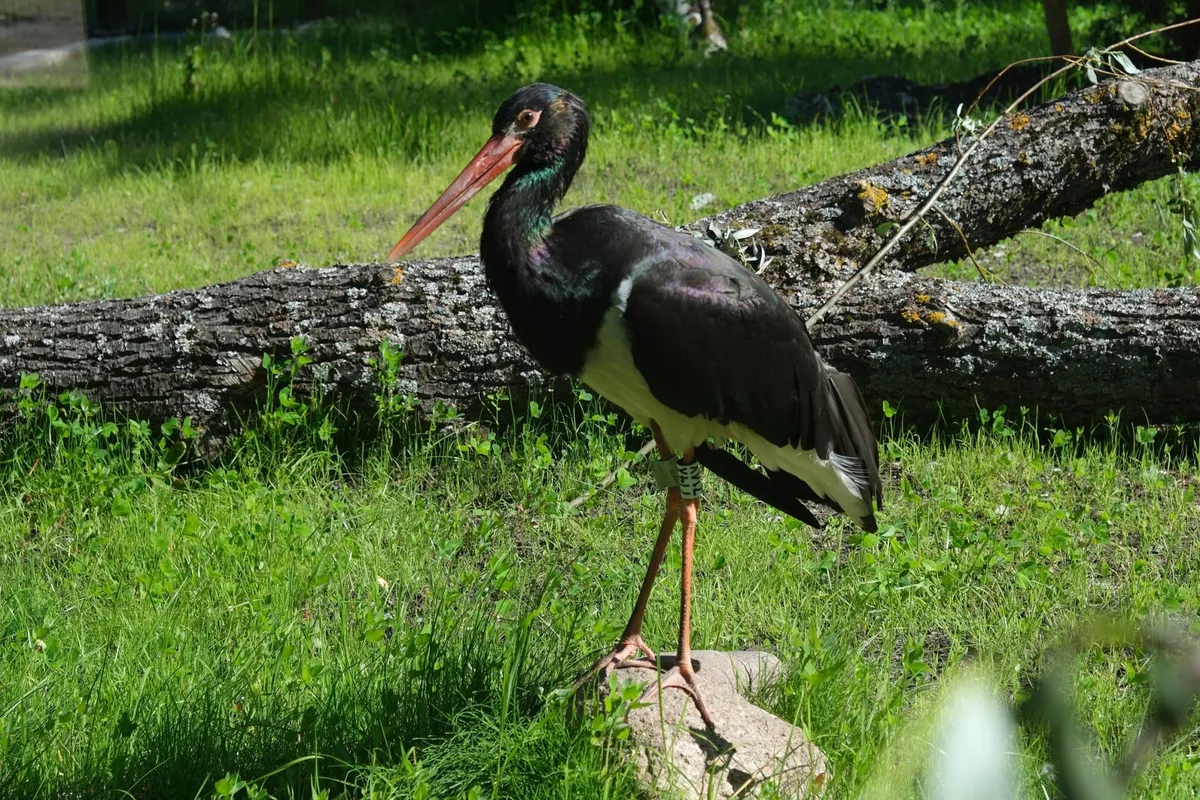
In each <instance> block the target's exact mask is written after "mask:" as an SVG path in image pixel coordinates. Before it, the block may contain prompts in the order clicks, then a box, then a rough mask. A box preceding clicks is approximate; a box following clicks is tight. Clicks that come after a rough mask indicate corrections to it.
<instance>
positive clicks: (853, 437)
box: [826, 367, 883, 509]
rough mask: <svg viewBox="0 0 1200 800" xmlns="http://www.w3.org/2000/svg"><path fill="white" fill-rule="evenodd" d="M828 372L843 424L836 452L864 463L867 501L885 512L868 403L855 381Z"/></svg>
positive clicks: (848, 377)
mask: <svg viewBox="0 0 1200 800" xmlns="http://www.w3.org/2000/svg"><path fill="white" fill-rule="evenodd" d="M826 369H827V370H828V374H829V386H830V388H831V389H832V390H833V392H832V394H833V399H834V401H835V405H836V408H837V412H838V416H839V417H841V422H842V425H841V426H840V427H841V430H840V431H839V434H840V435H839V436H838V437H837V438H835V440H834V452H836V453H837V454H838V455H841V456H851V457H853V458H855V459H857V460H858V461H859V462H860V463H861V464H862V467H863V474H862V475H861V477H862V478H863V480H864V483H865V486H864V488H865V489H867V491H868V495H867V497H866V498H865V499H867V500H868V501H870V500H871V499H873V500H875V503H876V504H877V505H878V507H879V508H881V509H882V508H883V481H882V480H881V479H880V477H879V445H878V444H877V443H876V440H875V432H874V431H873V430H872V429H871V419H870V417H868V416H867V408H866V403H865V402H863V398H862V393H861V392H859V391H858V386H856V385H855V383H854V379H853V378H851V377H850V376H849V375H847V374H846V373H844V372H838V371H837V370H835V369H833V368H832V367H826ZM856 477H857V476H856Z"/></svg>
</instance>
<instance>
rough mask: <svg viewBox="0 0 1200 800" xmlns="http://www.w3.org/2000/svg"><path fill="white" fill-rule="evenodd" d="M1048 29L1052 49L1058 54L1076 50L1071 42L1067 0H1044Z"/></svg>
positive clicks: (1068, 53) (1066, 53) (1064, 54)
mask: <svg viewBox="0 0 1200 800" xmlns="http://www.w3.org/2000/svg"><path fill="white" fill-rule="evenodd" d="M1042 8H1043V9H1044V10H1045V12H1046V29H1047V30H1049V31H1050V51H1051V52H1052V53H1053V54H1054V55H1056V56H1069V55H1071V54H1072V53H1074V52H1075V46H1074V45H1073V44H1072V43H1071V23H1070V22H1069V21H1068V20H1067V0H1042Z"/></svg>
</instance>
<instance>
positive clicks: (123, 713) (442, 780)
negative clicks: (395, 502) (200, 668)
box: [0, 582, 628, 798]
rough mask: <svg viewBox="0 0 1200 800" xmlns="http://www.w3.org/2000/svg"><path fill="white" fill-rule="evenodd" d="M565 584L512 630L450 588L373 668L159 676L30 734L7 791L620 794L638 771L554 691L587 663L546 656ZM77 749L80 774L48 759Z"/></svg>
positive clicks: (398, 630) (1, 777)
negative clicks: (242, 784)
mask: <svg viewBox="0 0 1200 800" xmlns="http://www.w3.org/2000/svg"><path fill="white" fill-rule="evenodd" d="M552 585H553V582H547V583H546V584H545V585H543V586H542V587H541V592H540V596H537V597H533V598H532V599H531V600H530V601H528V604H527V605H526V606H525V607H524V608H518V609H515V611H516V612H517V613H515V614H514V616H515V617H516V619H515V621H512V622H505V621H501V617H502V615H501V614H500V613H498V609H497V607H496V605H495V603H494V602H493V601H492V600H490V599H488V598H486V597H485V596H484V594H486V593H484V594H481V595H479V596H475V597H472V598H471V599H470V600H468V601H466V602H464V601H463V600H462V599H461V597H460V598H459V599H455V597H454V594H455V590H454V589H446V590H444V591H445V592H446V595H447V599H443V600H437V599H434V600H430V601H429V602H430V605H431V607H430V608H426V609H424V611H425V614H424V616H423V617H420V616H419V617H418V618H417V619H406V620H405V622H404V623H401V622H397V623H396V624H395V627H394V628H392V627H390V626H389V627H388V628H387V629H386V633H385V634H384V636H383V638H384V639H385V641H383V642H381V644H380V646H379V649H378V650H377V651H376V655H375V656H374V657H373V658H369V659H366V660H363V659H361V658H354V657H348V658H347V659H346V660H345V663H339V664H337V665H336V667H334V666H330V667H328V668H327V670H325V671H323V672H318V671H317V670H316V669H315V668H314V669H313V674H312V675H311V677H309V678H307V679H306V680H305V681H304V684H306V685H299V686H298V685H296V683H295V682H294V681H290V682H289V681H287V680H285V679H283V678H282V677H280V675H279V674H278V673H274V674H273V673H272V672H271V669H270V668H271V666H272V664H271V662H272V659H271V658H270V657H265V658H263V659H262V660H261V661H260V663H259V664H257V665H254V664H241V665H240V666H239V664H237V663H235V662H237V661H238V660H239V659H236V658H233V657H226V656H225V655H223V654H214V655H213V657H212V659H211V661H210V664H209V666H210V667H211V670H210V671H209V672H208V673H207V674H201V673H199V672H195V671H194V670H193V675H194V678H195V681H194V685H195V686H196V687H197V688H195V689H194V690H191V691H190V692H188V691H181V690H180V686H181V684H186V683H188V681H186V680H181V678H183V677H184V676H183V675H181V674H178V673H177V672H174V671H170V670H165V671H162V672H159V671H157V670H151V671H150V674H154V675H155V677H154V678H151V679H148V680H146V681H144V682H143V684H142V685H141V687H139V691H138V693H137V696H124V697H121V698H118V699H99V698H91V699H90V700H88V701H87V705H88V706H89V711H90V713H88V714H85V715H84V716H83V717H76V723H75V724H74V725H72V724H67V725H65V727H66V728H69V729H70V730H69V731H66V732H63V731H62V728H60V729H59V733H58V734H56V733H55V732H53V727H54V726H53V724H50V725H49V726H48V727H45V726H39V725H31V726H29V727H26V728H24V730H21V731H20V734H23V735H24V736H25V737H26V738H27V741H28V742H29V744H30V745H31V746H29V747H27V748H25V750H24V754H25V755H24V759H23V760H14V761H12V762H10V763H7V764H6V765H5V771H4V773H0V795H3V796H6V797H38V796H46V797H76V796H79V797H84V796H87V797H93V796H110V795H115V794H120V795H121V796H125V797H133V798H160V797H201V796H209V795H210V794H212V792H213V790H214V785H215V782H216V781H218V780H221V779H222V778H223V777H225V776H226V775H234V776H238V777H240V778H241V779H243V780H246V781H249V782H254V783H257V784H258V785H260V786H261V787H262V788H265V789H267V790H268V791H270V792H271V793H272V795H273V796H276V797H288V796H309V794H310V793H311V791H312V788H313V787H316V786H319V787H321V788H323V789H325V790H328V791H330V792H331V795H332V796H341V795H342V794H343V792H347V791H348V793H349V794H350V795H352V796H353V795H355V794H357V791H358V789H361V788H362V786H363V784H364V783H371V782H375V783H382V784H384V785H388V786H391V787H392V788H396V787H397V785H399V786H402V787H404V788H405V789H406V790H408V792H413V793H415V796H422V795H421V793H420V791H418V789H419V787H421V786H425V787H426V790H427V791H430V792H431V794H429V795H428V796H434V797H456V796H459V795H461V794H462V793H464V792H465V791H466V790H468V789H470V788H471V787H472V786H474V785H477V784H478V785H485V786H486V785H489V784H494V785H496V786H498V787H499V790H500V794H501V796H507V797H548V796H554V795H555V785H556V784H555V783H554V781H551V780H547V776H550V775H558V776H559V780H560V781H567V782H570V783H572V784H573V785H572V786H571V787H570V790H569V792H568V794H570V795H572V796H581V797H590V796H597V797H599V796H601V794H602V788H601V786H600V784H601V783H602V782H603V780H602V779H603V777H608V778H609V779H611V780H615V781H616V783H617V784H618V785H619V784H620V783H621V781H623V780H628V777H627V776H624V775H623V773H622V769H621V768H619V767H616V768H614V767H611V766H606V765H604V764H601V763H600V762H599V761H598V760H597V759H596V753H594V752H593V751H595V750H596V748H595V747H593V746H592V745H591V744H590V743H589V741H588V732H587V730H586V728H576V727H571V726H568V724H567V722H566V717H565V714H564V713H563V709H562V708H560V707H559V706H557V705H555V704H551V705H547V704H546V703H545V701H544V699H543V696H542V691H543V687H545V688H546V690H548V689H549V688H553V687H556V686H561V685H566V684H567V683H568V681H569V679H570V677H571V674H572V671H573V670H574V668H575V665H574V659H573V658H572V657H571V654H570V653H569V652H567V651H566V650H565V649H564V645H563V642H564V641H567V642H569V637H568V639H566V640H563V639H560V638H559V637H545V638H548V639H551V640H553V643H552V644H551V645H550V647H546V646H544V645H542V644H541V643H539V642H535V641H533V639H534V638H535V637H532V636H531V635H530V634H531V628H530V622H531V620H532V619H533V618H534V617H536V616H537V615H538V614H540V613H542V612H543V611H545V610H546V606H545V605H544V603H543V601H545V600H546V597H547V589H548V588H549V589H550V591H553V589H552V588H551V587H552ZM437 593H438V592H436V591H435V593H434V594H435V595H436V594H437ZM327 611H328V613H331V614H336V613H337V612H336V611H334V610H333V609H332V608H330V609H327ZM409 611H412V609H409ZM510 613H511V611H510ZM406 616H407V615H406ZM343 622H344V623H346V624H349V625H350V626H351V627H352V628H354V627H357V625H356V624H355V623H354V622H352V621H345V620H344V621H343ZM349 633H350V635H352V636H357V635H361V631H360V632H358V633H355V632H354V631H353V630H351V631H350V632H349ZM341 645H342V643H338V642H332V643H331V646H332V647H333V648H334V649H335V650H336V649H338V648H339V647H340V646H341ZM555 647H557V648H558V649H559V650H560V652H552V650H553V649H554V648H555ZM335 659H336V656H335ZM193 666H194V665H193ZM99 670H100V672H101V674H100V675H97V676H96V678H95V681H94V683H93V684H92V691H93V692H96V693H97V694H99V693H101V692H100V691H98V690H97V687H98V686H100V685H101V684H103V682H104V680H103V672H104V668H103V667H100V668H99ZM156 673H157V674H156ZM68 716H70V714H69V712H68ZM60 723H61V721H60ZM79 727H83V728H85V729H86V728H88V727H90V728H91V730H80V729H79ZM20 734H18V735H20ZM57 736H62V737H64V738H65V739H66V740H65V741H61V740H60V741H58V742H56V741H55V738H56V737H57ZM13 743H14V744H15V743H16V742H15V741H14V742H13ZM18 752H20V751H18ZM63 752H69V753H70V758H69V759H67V763H66V764H65V765H64V764H52V763H49V762H50V761H55V759H54V758H53V755H52V754H55V753H58V754H61V753H63ZM564 764H567V765H572V766H573V767H574V770H573V774H572V770H564V768H563V765H564ZM604 772H607V773H608V774H607V776H604V775H601V773H604ZM354 787H358V789H356V788H354ZM559 788H563V787H561V786H559ZM610 789H611V787H610ZM405 796H408V794H407V793H406V794H405Z"/></svg>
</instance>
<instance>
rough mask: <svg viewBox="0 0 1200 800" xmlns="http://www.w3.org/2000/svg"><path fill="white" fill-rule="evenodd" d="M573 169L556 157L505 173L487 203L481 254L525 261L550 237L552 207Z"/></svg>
mask: <svg viewBox="0 0 1200 800" xmlns="http://www.w3.org/2000/svg"><path fill="white" fill-rule="evenodd" d="M577 168H578V165H573V164H571V162H570V160H569V159H567V158H565V157H562V156H560V157H558V158H556V159H554V160H553V161H551V162H549V163H547V164H541V165H530V166H518V167H517V168H516V169H514V170H513V171H512V172H511V173H509V175H508V177H507V178H506V179H505V181H504V185H502V186H501V187H500V189H499V190H498V191H497V192H496V194H495V195H493V196H492V199H491V202H490V203H488V211H487V218H486V220H485V221H484V225H483V239H484V242H483V244H484V247H483V250H484V251H487V250H491V251H492V252H499V253H503V254H504V255H505V256H506V260H508V261H509V262H510V263H512V262H521V261H525V260H527V259H528V257H529V256H530V254H531V253H532V252H533V251H535V250H537V249H538V248H539V246H540V245H541V244H542V242H544V241H545V239H546V237H547V236H548V235H549V234H550V228H551V224H552V223H551V220H552V217H553V215H554V207H555V206H556V205H557V204H558V201H559V200H561V199H562V196H563V195H564V194H566V192H567V188H568V187H570V185H571V179H572V178H573V177H574V176H575V170H576V169H577ZM488 245H490V247H489V246H488Z"/></svg>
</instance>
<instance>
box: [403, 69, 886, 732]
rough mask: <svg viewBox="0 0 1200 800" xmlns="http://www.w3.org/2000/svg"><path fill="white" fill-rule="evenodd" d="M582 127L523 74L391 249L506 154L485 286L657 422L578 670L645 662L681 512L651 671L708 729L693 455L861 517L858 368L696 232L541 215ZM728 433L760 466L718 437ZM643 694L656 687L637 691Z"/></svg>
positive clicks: (500, 164)
mask: <svg viewBox="0 0 1200 800" xmlns="http://www.w3.org/2000/svg"><path fill="white" fill-rule="evenodd" d="M590 126H591V120H590V117H589V116H588V112H587V108H586V107H585V106H584V104H583V101H582V100H580V99H579V98H578V97H576V96H575V95H573V94H571V93H570V92H567V91H565V90H563V89H560V88H558V87H556V86H551V85H548V84H544V83H539V84H532V85H529V86H525V87H523V88H521V89H518V90H517V91H516V92H515V93H513V95H512V96H511V97H509V98H508V99H507V100H505V101H504V103H503V104H502V105H501V106H500V109H499V110H498V111H497V112H496V116H495V118H494V119H493V120H492V136H491V138H490V139H488V141H487V143H486V144H485V145H484V146H483V149H481V150H480V151H479V153H478V155H476V156H475V157H474V158H473V159H471V162H470V163H469V164H468V165H467V166H466V168H465V169H464V170H463V171H462V173H461V174H460V175H459V176H458V177H457V178H456V179H455V180H454V182H453V183H451V184H450V186H449V187H448V188H447V189H446V191H445V192H443V193H442V195H441V197H439V198H438V199H437V201H436V202H435V203H434V204H433V205H432V206H431V207H430V208H429V210H427V211H426V212H425V213H424V214H423V215H422V216H421V218H420V219H418V220H417V222H416V223H415V224H414V225H413V226H412V228H411V229H410V230H409V231H408V233H406V234H405V235H404V238H402V239H401V240H400V241H399V242H398V243H397V244H396V246H395V247H394V248H393V249H392V251H391V253H389V254H388V258H387V263H391V262H394V261H395V260H396V259H398V258H399V257H400V256H403V255H404V254H405V253H408V252H409V251H410V250H412V249H413V248H414V247H416V246H417V244H418V243H419V242H420V241H421V240H423V239H424V238H425V237H426V236H428V235H429V234H430V233H432V232H433V230H434V229H436V228H437V227H438V226H439V225H441V224H442V223H443V222H445V221H446V220H447V219H448V218H449V217H450V216H452V215H453V214H454V213H455V212H456V211H458V209H460V208H462V207H463V205H465V204H466V203H467V201H469V200H470V199H471V198H472V197H473V196H474V195H475V194H477V193H478V192H479V191H480V190H481V189H483V187H484V186H486V185H487V184H488V183H490V182H491V181H493V180H495V179H496V178H497V177H499V176H500V175H501V174H502V173H504V172H505V171H506V170H508V169H509V168H510V167H512V168H513V169H512V172H510V173H509V175H508V177H507V178H505V180H504V183H503V185H502V186H501V187H500V189H499V190H498V191H497V192H496V193H495V194H494V195H492V198H491V200H490V201H489V203H488V207H487V216H486V219H485V221H484V225H483V235H482V237H481V240H480V244H479V251H480V255H481V257H482V260H483V264H484V269H485V272H486V276H487V280H488V284H489V285H490V287H491V289H492V290H493V291H494V292H495V294H496V296H497V297H498V298H499V300H500V304H501V305H502V306H503V308H504V311H505V313H506V314H507V315H508V319H509V322H510V323H511V324H512V328H513V331H514V333H515V334H516V336H517V338H518V339H519V340H520V341H521V343H522V344H523V345H524V346H525V347H526V348H528V350H529V352H530V353H531V354H532V355H533V357H534V358H535V359H536V360H537V361H538V362H539V363H540V364H541V366H542V367H543V368H544V369H545V370H547V371H548V372H551V373H555V374H560V375H571V376H575V377H577V378H579V379H580V380H582V381H583V382H584V383H585V384H587V385H589V386H590V387H592V389H594V390H595V391H596V392H598V393H599V394H600V395H601V396H602V397H605V398H607V399H608V400H609V401H611V402H613V403H615V404H617V405H619V406H621V407H622V408H623V409H625V411H626V412H628V413H629V415H630V416H632V417H633V418H634V419H635V420H637V421H638V422H640V423H641V424H642V425H644V426H646V427H647V428H648V429H649V430H650V431H651V432H652V433H653V434H654V439H655V441H656V444H657V447H658V451H659V455H660V457H661V459H662V460H661V461H659V462H658V463H656V464H655V465H654V466H655V477H656V479H657V480H658V483H659V485H660V486H662V487H665V488H666V489H667V502H666V513H665V515H664V517H663V522H662V527H661V529H660V532H659V534H658V540H657V542H656V543H655V545H654V551H653V554H652V555H651V557H650V565H649V567H648V569H647V571H646V576H645V578H644V579H643V581H642V586H641V591H640V593H639V594H638V599H637V603H636V605H635V606H634V609H633V614H632V616H631V617H630V619H629V623H628V625H627V626H626V628H625V632H624V633H623V634H622V636H621V639H620V641H619V642H618V643H617V645H616V646H615V647H614V648H613V650H612V652H611V653H609V654H608V655H607V656H605V657H604V658H602V659H600V660H599V661H598V662H597V663H596V664H595V666H594V667H593V668H592V670H591V671H589V673H588V676H589V677H590V676H591V675H593V674H595V673H596V672H597V671H599V670H600V669H603V668H605V667H613V668H623V667H645V668H650V669H657V665H658V659H657V656H655V654H654V651H653V650H651V649H650V648H649V647H647V646H646V644H645V642H643V641H642V637H641V628H642V617H643V614H644V613H645V609H646V603H647V601H648V600H649V597H650V591H651V588H652V587H653V585H654V579H655V576H656V575H657V572H658V568H659V565H660V563H661V562H662V558H663V555H664V553H665V552H666V549H667V544H668V542H669V541H670V538H671V535H672V533H673V531H674V529H675V523H676V522H677V521H680V522H682V528H683V549H682V577H681V581H680V582H681V584H682V586H681V590H682V591H681V594H682V598H681V601H680V620H679V628H680V630H679V649H678V652H677V655H676V660H675V667H674V668H673V669H672V670H670V671H669V672H668V673H666V674H665V675H664V676H663V678H662V682H661V684H658V685H661V686H664V687H675V688H679V689H682V690H684V691H685V692H686V693H687V694H688V695H690V696H691V698H692V700H693V701H694V702H695V704H696V707H697V709H698V710H699V712H700V714H701V716H702V717H703V719H704V722H705V724H706V725H708V726H709V727H710V728H712V727H713V719H712V716H711V714H710V713H709V711H708V708H707V707H706V706H705V704H704V700H703V698H702V697H701V696H700V692H699V691H698V690H697V689H696V684H695V677H694V674H693V667H692V662H691V648H690V635H691V584H692V550H693V544H694V541H695V531H696V516H697V501H698V496H699V494H700V480H699V476H700V465H701V464H703V465H705V466H707V467H708V468H709V469H711V470H712V471H713V472H715V473H716V474H718V475H720V476H722V477H724V478H726V479H727V480H729V481H730V482H731V483H733V484H735V485H737V486H739V487H741V488H743V489H745V490H746V491H749V492H750V493H751V494H753V495H755V496H756V497H758V498H759V499H761V500H763V501H765V502H767V503H769V504H771V505H773V506H774V507H776V508H777V509H779V510H781V511H783V512H785V513H788V514H790V515H792V516H795V517H797V518H799V519H801V520H802V521H804V522H806V523H808V524H810V525H813V526H815V527H819V523H818V522H817V519H816V518H815V516H814V515H813V513H812V512H811V511H810V510H809V509H808V508H807V507H806V506H805V505H804V502H805V501H808V502H820V503H823V504H824V505H826V506H829V507H831V508H833V509H834V510H836V511H841V512H843V513H845V514H846V515H848V516H849V517H850V518H851V519H852V520H854V522H855V523H857V524H858V525H859V526H860V527H862V528H864V529H866V530H867V531H871V532H874V531H875V529H876V524H875V513H874V509H873V507H872V501H876V502H877V503H879V505H880V506H882V501H883V496H882V483H881V481H880V478H879V464H878V452H877V444H876V440H875V436H874V433H873V432H872V428H871V423H870V420H869V418H868V415H867V412H866V409H865V408H864V404H863V401H862V397H861V395H860V394H859V392H858V388H857V387H856V386H855V384H854V382H853V381H852V380H851V378H850V377H849V376H848V375H846V374H844V373H841V372H838V371H837V370H834V369H833V368H832V367H830V366H829V365H827V364H826V363H825V362H824V361H823V360H822V359H821V357H820V356H819V355H818V354H817V352H816V351H815V350H814V349H813V345H812V342H811V340H810V339H809V336H808V332H807V330H806V328H805V325H804V321H803V320H802V319H801V318H800V317H799V316H797V314H796V312H795V311H794V310H793V309H792V308H791V307H790V306H789V305H788V304H787V303H786V302H785V301H784V300H783V299H782V298H780V297H779V295H777V294H776V293H775V292H774V291H773V290H772V289H771V287H770V286H768V285H767V284H766V283H765V282H764V281H763V280H762V279H761V278H759V277H758V276H757V275H756V274H754V273H753V272H752V271H750V270H749V269H747V268H746V267H744V266H743V265H742V264H740V263H738V262H737V261H735V260H734V259H733V258H731V257H730V256H728V255H726V254H725V253H723V252H721V251H720V250H718V249H716V248H715V247H713V246H711V245H709V244H708V243H707V242H704V241H701V240H699V239H696V238H694V237H693V236H691V235H689V234H688V233H686V232H680V231H676V230H673V229H671V228H668V227H665V226H663V225H660V224H658V223H657V222H654V221H653V220H650V219H648V218H646V217H644V216H642V215H640V214H636V213H634V212H632V211H628V210H626V209H623V208H618V207H616V206H611V205H591V206H584V207H582V208H577V209H575V210H573V211H569V212H566V213H564V214H562V215H560V216H557V217H555V216H553V213H554V207H555V205H556V204H557V203H558V201H559V200H561V199H562V197H563V195H565V194H566V192H567V188H568V187H569V186H570V185H571V181H572V179H573V178H574V177H575V173H576V171H578V169H579V167H580V165H581V164H582V163H583V159H584V155H585V154H586V152H587V144H588V133H589V129H590ZM730 439H732V440H735V441H737V442H740V443H741V444H742V445H744V446H745V447H746V448H747V449H748V450H749V451H750V452H751V453H753V454H754V456H755V457H756V458H757V460H758V461H759V462H760V463H761V464H762V466H763V467H764V468H765V470H766V472H765V473H763V472H759V471H757V470H755V469H752V468H751V467H750V466H749V465H748V464H746V463H744V462H743V461H741V460H740V459H738V458H737V457H736V456H734V455H732V454H731V453H729V452H728V451H726V450H724V449H723V447H722V445H723V444H724V442H725V441H727V440H730ZM677 459H678V460H677ZM639 652H640V653H642V654H643V655H644V656H645V658H638V657H636V656H637V655H638V653H639ZM656 691H657V685H654V686H651V688H650V689H649V690H648V692H647V698H649V697H650V696H652V695H653V693H654V692H656Z"/></svg>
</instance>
